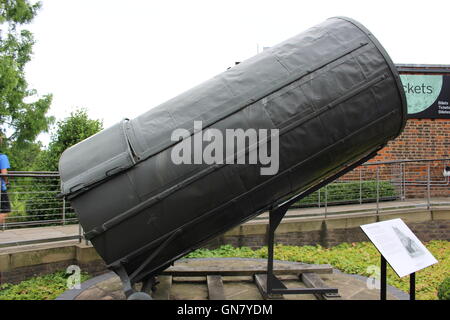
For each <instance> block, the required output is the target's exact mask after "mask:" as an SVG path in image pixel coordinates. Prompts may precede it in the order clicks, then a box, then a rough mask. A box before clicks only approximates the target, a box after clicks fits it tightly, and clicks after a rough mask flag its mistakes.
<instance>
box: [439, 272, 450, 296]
mask: <svg viewBox="0 0 450 320" xmlns="http://www.w3.org/2000/svg"><path fill="white" fill-rule="evenodd" d="M438 298H439V300H450V277H447V278H445V279H444V281H442V282H441V284H440V285H439V287H438Z"/></svg>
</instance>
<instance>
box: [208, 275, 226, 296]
mask: <svg viewBox="0 0 450 320" xmlns="http://www.w3.org/2000/svg"><path fill="white" fill-rule="evenodd" d="M206 283H207V285H208V298H209V300H225V292H224V289H223V282H222V277H221V276H218V275H209V276H206Z"/></svg>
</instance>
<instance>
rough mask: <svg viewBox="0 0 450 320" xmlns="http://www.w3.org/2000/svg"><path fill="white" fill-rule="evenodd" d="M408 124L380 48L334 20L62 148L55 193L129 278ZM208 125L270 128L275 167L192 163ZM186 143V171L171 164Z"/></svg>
mask: <svg viewBox="0 0 450 320" xmlns="http://www.w3.org/2000/svg"><path fill="white" fill-rule="evenodd" d="M405 121H406V101H405V96H404V92H403V87H402V85H401V83H400V79H399V75H398V73H397V70H396V68H395V66H394V64H393V63H392V61H391V59H390V58H389V56H388V55H387V53H386V51H385V50H384V49H383V47H382V46H381V45H380V44H379V42H378V41H377V40H376V39H375V38H374V36H373V35H372V34H371V33H370V32H369V31H368V30H367V29H366V28H365V27H363V26H362V25H361V24H359V23H357V22H355V21H353V20H351V19H348V18H331V19H328V20H326V21H325V22H323V23H321V24H319V25H317V26H315V27H312V28H311V29H308V30H307V31H305V32H303V33H301V34H299V35H297V36H295V37H292V38H290V39H288V40H286V41H284V42H282V43H280V44H278V45H276V46H274V47H271V48H270V49H267V50H265V51H263V52H262V53H260V54H258V55H256V56H254V57H252V58H250V59H248V60H246V61H243V62H242V63H240V64H239V65H236V66H234V67H232V68H231V69H229V70H227V71H225V72H223V73H222V74H219V75H218V76H216V77H214V78H212V79H210V80H208V81H206V82H204V83H202V84H200V85H199V86H197V87H195V88H193V89H191V90H189V91H187V92H185V93H183V94H181V95H179V96H177V97H175V98H173V99H172V100H169V101H167V102H166V103H163V104H162V105H160V106H158V107H155V108H152V109H150V110H149V111H148V112H147V113H144V114H142V115H141V116H139V117H137V118H135V119H132V120H128V119H125V120H123V121H122V122H120V123H118V124H116V125H114V126H112V127H110V128H108V129H106V130H103V131H102V132H100V133H98V134H96V135H94V136H92V137H90V138H89V139H86V140H84V141H82V142H80V143H78V144H77V145H75V146H73V147H71V148H69V149H67V150H66V151H65V152H64V154H63V155H62V156H61V159H60V163H59V170H60V174H61V184H62V186H61V188H62V194H63V195H64V196H66V197H67V198H68V199H69V200H70V201H71V204H72V206H73V208H74V209H75V211H76V213H77V214H78V217H79V220H80V223H81V225H82V227H83V229H84V231H85V234H86V237H87V238H89V239H90V240H91V242H92V244H93V245H94V247H95V249H96V250H97V252H98V253H99V254H100V256H101V257H102V258H103V259H104V260H105V262H106V263H107V264H108V265H109V266H110V267H111V268H113V269H114V268H115V267H119V266H122V267H124V268H125V270H126V272H127V273H128V274H129V275H131V278H132V279H131V280H132V282H136V281H139V280H141V279H142V278H143V277H145V276H147V275H153V274H156V273H158V272H159V271H161V270H162V269H164V268H165V267H166V266H167V265H168V264H169V263H171V262H172V261H174V260H175V259H178V258H179V257H181V256H183V255H184V254H186V253H188V252H190V251H191V250H193V249H195V248H197V247H198V246H200V245H201V244H202V243H204V242H205V241H207V240H209V239H211V238H213V237H215V236H218V235H220V234H221V233H223V232H225V231H227V230H228V229H230V228H232V227H234V226H236V225H238V224H240V223H242V222H244V221H246V220H248V219H251V218H253V217H254V216H256V215H258V214H259V213H261V212H263V211H265V210H267V209H268V208H269V207H270V206H271V205H273V204H274V203H277V202H279V201H282V200H284V199H287V198H288V197H289V196H292V195H295V194H298V193H301V192H307V190H308V189H309V188H311V187H313V186H314V185H317V184H318V183H320V182H321V181H322V180H324V179H325V178H327V177H330V176H333V175H334V174H336V173H337V172H340V171H342V170H344V168H345V167H346V166H348V165H351V164H352V163H355V162H357V161H358V160H360V159H362V158H363V157H365V156H367V155H368V154H372V153H373V152H375V151H377V150H379V149H380V148H381V147H383V146H384V145H385V144H386V143H387V142H388V141H389V140H392V139H394V138H395V137H397V136H398V135H399V134H400V133H401V131H402V130H403V127H404V125H405ZM207 129H214V130H215V132H216V133H220V134H221V135H222V136H223V137H226V132H227V130H232V129H238V130H243V131H244V132H247V130H249V129H251V130H256V131H257V132H258V133H261V132H263V131H264V130H266V133H268V134H266V136H265V137H266V140H258V141H259V142H261V141H263V142H264V141H266V142H267V148H268V149H269V150H272V149H271V148H272V146H275V145H274V143H275V142H276V141H278V145H279V153H278V163H277V165H276V166H274V168H272V169H273V170H272V172H269V173H268V174H267V172H266V173H265V174H263V172H264V170H262V169H264V168H266V171H267V170H268V169H267V168H268V165H267V163H266V164H264V163H262V162H260V161H258V162H257V163H256V164H255V163H250V161H249V160H247V161H244V162H245V163H244V164H242V163H236V162H237V160H236V161H235V162H234V163H227V162H226V161H224V162H225V163H221V162H220V161H216V162H212V163H211V162H208V161H205V159H200V161H198V160H199V159H198V158H197V159H195V157H198V156H201V152H202V150H204V149H202V148H205V147H206V146H207V142H208V140H207V139H206V140H205V139H202V137H204V134H205V131H207ZM176 130H178V131H176ZM261 130H262V131H261ZM180 132H181V136H180V135H178V136H177V134H179V133H180ZM211 132H212V131H211ZM276 132H278V133H277V134H273V135H272V133H276ZM176 133H177V134H176ZM261 135H262V134H261ZM174 136H175V139H174ZM196 137H197V138H199V137H200V139H198V140H197V139H196ZM275 139H278V140H275ZM196 141H197V142H198V141H200V142H199V143H200V146H201V148H200V149H198V145H197V146H195V142H196ZM211 141H212V140H211ZM182 144H185V145H184V146H187V145H189V146H191V147H192V150H194V151H195V152H193V154H192V155H189V160H192V161H191V164H189V163H187V162H188V161H185V162H184V163H175V162H176V161H174V158H173V155H174V151H175V150H178V151H179V150H181V149H180V147H181V146H183V145H182ZM247 147H248V148H247ZM260 147H261V145H259V146H258V148H260ZM249 148H250V145H248V146H245V148H244V156H245V157H248V158H250V154H251V152H253V151H252V150H253V149H251V148H250V149H249ZM185 150H187V149H185ZM199 150H200V151H199ZM230 150H231V151H232V149H230V147H229V145H228V144H226V145H225V146H224V147H223V153H224V154H227V152H228V151H230ZM236 150H237V149H236ZM258 150H259V149H258ZM241 151H242V150H241ZM245 152H247V153H248V154H245ZM175 153H176V152H175ZM180 154H181V153H180ZM183 155H184V153H183ZM215 155H216V154H215ZM241 155H242V154H241ZM233 156H234V155H233ZM273 156H275V155H273ZM273 159H275V158H273ZM244 160H245V159H244ZM269 171H270V170H269ZM163 243H165V245H166V246H165V247H164V249H163V250H160V251H157V249H158V248H159V247H160V246H161V245H162V244H163ZM155 252H157V254H155V255H154V257H153V258H152V259H151V260H147V259H148V258H149V257H150V256H151V255H152V253H155ZM146 260H147V261H146ZM144 262H146V263H144Z"/></svg>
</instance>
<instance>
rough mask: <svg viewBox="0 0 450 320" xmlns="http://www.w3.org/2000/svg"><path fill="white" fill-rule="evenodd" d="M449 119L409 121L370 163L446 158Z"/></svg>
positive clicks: (449, 149) (448, 142)
mask: <svg viewBox="0 0 450 320" xmlns="http://www.w3.org/2000/svg"><path fill="white" fill-rule="evenodd" d="M449 138H450V119H409V120H408V121H407V123H406V127H405V130H404V131H403V133H402V134H401V135H400V136H399V137H398V138H397V139H395V140H393V141H390V142H389V143H388V145H387V146H386V147H385V148H384V149H383V150H381V152H380V155H379V156H377V157H376V158H375V159H373V160H372V161H388V160H402V159H433V158H448V157H449V155H450V139H449Z"/></svg>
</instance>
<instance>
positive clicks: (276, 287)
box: [261, 147, 381, 296]
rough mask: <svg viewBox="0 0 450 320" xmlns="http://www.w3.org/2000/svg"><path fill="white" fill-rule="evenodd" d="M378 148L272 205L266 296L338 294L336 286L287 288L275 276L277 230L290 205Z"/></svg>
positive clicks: (337, 176)
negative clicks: (274, 261) (304, 189)
mask: <svg viewBox="0 0 450 320" xmlns="http://www.w3.org/2000/svg"><path fill="white" fill-rule="evenodd" d="M380 148H381V147H380ZM378 150H379V149H378ZM378 150H376V151H374V152H372V153H370V154H369V155H367V156H366V157H364V158H362V159H360V160H359V161H357V162H355V163H353V164H351V165H349V166H347V167H346V168H345V169H344V170H342V171H340V172H338V173H335V174H334V175H332V176H330V177H329V178H326V179H325V180H323V181H321V182H320V183H318V184H317V185H315V186H314V187H312V188H310V189H308V190H307V191H306V192H303V193H301V194H298V195H295V196H293V197H292V198H290V199H288V200H286V201H284V202H282V203H279V204H276V205H274V206H273V207H272V209H271V210H270V212H269V230H268V237H267V238H268V244H267V246H268V257H267V283H266V287H265V288H261V290H263V291H264V294H265V295H266V296H270V295H276V294H324V295H329V296H337V294H338V289H336V288H287V287H286V286H285V285H284V284H283V282H281V281H280V280H279V279H278V278H277V277H276V276H275V274H274V272H273V252H274V240H275V230H276V229H277V227H278V225H279V224H280V222H281V220H282V219H283V217H284V216H285V214H286V212H287V210H288V209H289V207H290V206H292V205H293V204H294V203H295V202H297V201H299V200H300V199H302V198H304V197H306V196H307V195H309V194H310V193H312V192H315V191H316V190H318V189H320V188H322V187H323V186H325V185H327V184H328V183H330V182H332V181H334V180H336V179H337V178H339V177H341V176H343V175H344V174H346V173H348V172H350V171H351V170H353V169H354V168H356V167H358V166H359V165H361V164H363V163H364V162H366V161H367V160H369V159H371V158H373V157H374V156H376V154H377V151H378Z"/></svg>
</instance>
